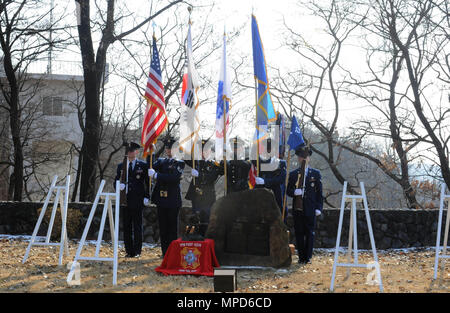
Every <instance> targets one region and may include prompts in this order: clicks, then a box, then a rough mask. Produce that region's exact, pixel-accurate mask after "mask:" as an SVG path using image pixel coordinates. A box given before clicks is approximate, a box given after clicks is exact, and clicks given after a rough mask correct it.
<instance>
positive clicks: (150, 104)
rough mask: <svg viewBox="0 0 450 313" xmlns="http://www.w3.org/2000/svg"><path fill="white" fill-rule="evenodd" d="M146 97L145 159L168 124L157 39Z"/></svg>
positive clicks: (142, 136) (144, 123)
mask: <svg viewBox="0 0 450 313" xmlns="http://www.w3.org/2000/svg"><path fill="white" fill-rule="evenodd" d="M144 97H145V99H147V109H146V110H145V116H144V122H143V123H142V134H141V141H142V145H143V146H144V157H145V156H147V154H148V153H151V151H150V147H151V144H152V143H155V142H156V140H157V139H158V136H159V135H160V134H161V133H162V132H163V131H164V130H165V128H166V127H167V124H168V120H167V114H166V104H165V101H164V87H163V85H162V79H161V66H160V63H159V55H158V49H157V48H156V38H155V37H153V53H152V62H151V64H150V74H149V75H148V81H147V87H146V88H145V95H144Z"/></svg>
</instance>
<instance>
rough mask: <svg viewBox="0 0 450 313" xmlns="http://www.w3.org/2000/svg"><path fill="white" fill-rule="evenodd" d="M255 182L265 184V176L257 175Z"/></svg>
mask: <svg viewBox="0 0 450 313" xmlns="http://www.w3.org/2000/svg"><path fill="white" fill-rule="evenodd" d="M255 183H256V184H257V185H264V178H261V177H255Z"/></svg>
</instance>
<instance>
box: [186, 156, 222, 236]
mask: <svg viewBox="0 0 450 313" xmlns="http://www.w3.org/2000/svg"><path fill="white" fill-rule="evenodd" d="M186 163H187V164H188V165H189V166H190V167H192V160H189V161H186ZM195 169H196V170H197V171H198V174H199V176H198V177H196V178H195V184H194V179H192V180H191V183H190V185H189V188H188V191H187V193H186V197H185V198H186V199H187V200H191V201H192V209H193V210H194V211H195V212H198V213H199V214H200V223H208V222H209V215H210V210H211V206H212V205H213V203H214V202H216V190H215V184H216V182H217V179H218V178H219V177H220V176H221V175H223V167H221V166H220V164H219V163H217V162H215V161H212V160H199V161H195ZM202 235H204V234H202Z"/></svg>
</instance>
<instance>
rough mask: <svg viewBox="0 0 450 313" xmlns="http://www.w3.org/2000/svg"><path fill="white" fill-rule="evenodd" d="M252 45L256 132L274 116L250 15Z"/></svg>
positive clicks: (255, 23) (264, 68)
mask: <svg viewBox="0 0 450 313" xmlns="http://www.w3.org/2000/svg"><path fill="white" fill-rule="evenodd" d="M252 45H253V71H254V74H255V80H256V83H257V103H256V128H257V130H259V131H262V129H264V127H263V128H262V129H260V127H259V126H260V125H267V124H268V123H269V122H273V121H275V120H276V114H275V110H274V107H273V103H272V97H271V95H270V89H269V80H268V78H267V67H266V60H265V58H264V51H263V45H262V42H261V37H260V35H259V29H258V24H257V22H256V17H255V16H254V15H252ZM263 133H264V132H263ZM260 135H261V134H260ZM259 138H261V136H259ZM259 138H258V139H259Z"/></svg>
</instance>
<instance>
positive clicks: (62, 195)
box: [22, 175, 70, 265]
mask: <svg viewBox="0 0 450 313" xmlns="http://www.w3.org/2000/svg"><path fill="white" fill-rule="evenodd" d="M57 179H58V176H57V175H55V176H54V177H53V181H52V184H51V185H50V189H49V191H48V193H47V197H46V198H45V202H44V206H43V207H42V209H41V214H39V218H38V221H37V223H36V226H35V227H34V231H33V234H32V236H31V240H30V243H29V244H28V247H27V250H26V252H25V255H24V257H23V260H22V263H25V262H26V261H27V259H28V255H29V253H30V250H31V246H59V261H58V264H59V265H62V259H63V251H64V248H65V250H66V255H69V245H68V242H67V240H68V238H67V228H66V222H67V207H68V204H69V186H70V175H67V177H66V185H65V186H56V180H57ZM55 190H56V197H55V200H54V201H53V210H52V215H51V217H50V223H49V225H48V230H47V236H46V238H45V242H40V241H37V242H36V236H37V233H38V231H39V227H40V226H41V223H42V220H43V218H44V215H45V211H46V210H47V206H48V204H49V202H50V198H51V197H52V195H53V192H54V191H55ZM58 203H59V206H60V210H61V222H62V223H61V239H60V242H50V237H51V235H52V230H53V224H54V222H55V215H56V210H57V209H58Z"/></svg>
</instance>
